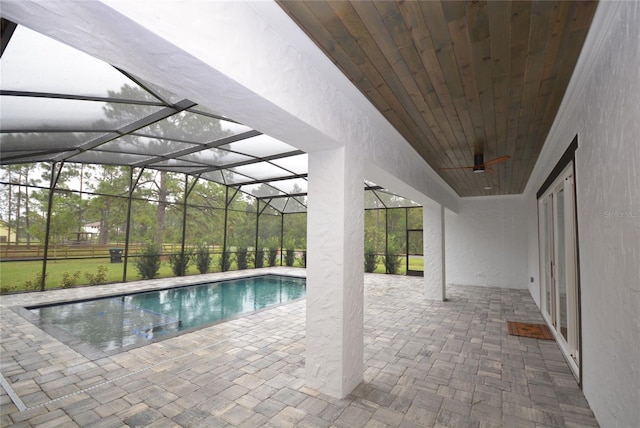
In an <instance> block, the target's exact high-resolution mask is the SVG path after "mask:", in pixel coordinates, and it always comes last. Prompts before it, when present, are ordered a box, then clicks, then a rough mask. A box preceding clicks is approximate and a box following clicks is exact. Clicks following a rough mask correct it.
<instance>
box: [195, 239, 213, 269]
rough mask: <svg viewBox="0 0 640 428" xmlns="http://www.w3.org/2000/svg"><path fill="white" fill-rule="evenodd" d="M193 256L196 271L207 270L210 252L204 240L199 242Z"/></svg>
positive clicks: (209, 263) (209, 262)
mask: <svg viewBox="0 0 640 428" xmlns="http://www.w3.org/2000/svg"><path fill="white" fill-rule="evenodd" d="M193 257H194V261H195V263H196V267H197V268H198V272H200V273H207V272H209V266H210V265H211V252H210V251H209V246H208V245H207V244H205V243H204V242H201V243H199V244H198V247H197V248H196V251H195V253H194V255H193Z"/></svg>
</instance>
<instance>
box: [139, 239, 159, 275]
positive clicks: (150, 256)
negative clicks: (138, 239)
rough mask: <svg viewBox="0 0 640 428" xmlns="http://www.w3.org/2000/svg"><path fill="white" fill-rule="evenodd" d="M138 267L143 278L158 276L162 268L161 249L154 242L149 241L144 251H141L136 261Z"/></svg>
mask: <svg viewBox="0 0 640 428" xmlns="http://www.w3.org/2000/svg"><path fill="white" fill-rule="evenodd" d="M135 265H136V269H138V273H139V274H140V276H141V277H142V279H153V278H155V277H156V276H158V271H159V270H160V250H159V249H158V247H157V246H156V245H155V244H154V243H153V242H149V243H147V245H146V247H145V248H144V250H143V252H142V253H140V254H139V255H138V257H137V259H136V261H135Z"/></svg>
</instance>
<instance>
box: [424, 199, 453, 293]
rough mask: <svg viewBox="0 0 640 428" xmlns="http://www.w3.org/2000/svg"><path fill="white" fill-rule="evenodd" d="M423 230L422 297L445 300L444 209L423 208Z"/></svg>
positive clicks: (439, 207)
mask: <svg viewBox="0 0 640 428" xmlns="http://www.w3.org/2000/svg"><path fill="white" fill-rule="evenodd" d="M422 217H423V218H422V223H423V230H424V297H425V299H429V300H446V298H447V289H446V275H445V272H446V270H445V248H444V247H445V246H444V207H443V206H442V205H438V206H424V207H423V209H422Z"/></svg>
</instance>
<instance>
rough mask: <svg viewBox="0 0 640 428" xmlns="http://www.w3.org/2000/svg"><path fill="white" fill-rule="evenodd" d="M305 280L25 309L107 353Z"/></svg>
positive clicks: (245, 281) (267, 302)
mask: <svg viewBox="0 0 640 428" xmlns="http://www.w3.org/2000/svg"><path fill="white" fill-rule="evenodd" d="M305 283H306V280H305V278H297V277H290V276H280V275H261V276H255V277H248V278H239V279H231V280H224V281H220V282H212V283H206V284H195V285H190V286H182V287H177V288H170V289H163V290H154V291H148V292H140V293H135V294H129V295H118V296H110V297H106V298H97V299H94V300H83V301H78V302H68V303H63V304H55V305H44V306H37V307H28V308H25V309H27V310H29V312H30V313H31V314H32V315H33V316H34V317H35V320H32V321H34V322H35V323H36V324H38V325H39V326H40V327H43V329H44V330H46V331H48V332H49V333H50V334H52V335H54V336H56V337H57V338H59V339H61V338H62V337H61V335H60V334H59V333H61V332H60V330H62V336H64V339H69V337H68V336H69V335H70V336H71V340H63V341H64V342H65V343H67V344H69V345H70V346H72V347H73V345H74V344H75V345H77V344H82V345H89V346H90V347H91V348H93V349H95V350H97V351H99V352H106V353H111V352H110V351H116V350H120V349H122V348H128V347H132V346H135V345H141V344H145V343H149V342H151V341H153V340H157V339H159V338H163V337H167V336H169V335H172V334H175V333H177V332H180V331H184V330H189V329H194V328H197V327H202V326H206V325H210V324H213V323H215V322H217V321H220V320H224V319H227V318H232V317H236V316H238V315H241V314H245V313H249V312H254V311H257V310H259V309H262V308H266V307H269V306H273V305H277V304H281V303H285V302H288V301H291V300H295V299H299V298H302V297H304V296H305ZM47 327H48V328H47ZM56 333H58V334H56ZM83 353H84V352H83Z"/></svg>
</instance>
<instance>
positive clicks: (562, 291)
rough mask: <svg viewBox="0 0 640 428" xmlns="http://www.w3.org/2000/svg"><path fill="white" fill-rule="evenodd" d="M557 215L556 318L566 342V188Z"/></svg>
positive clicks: (559, 194) (559, 193)
mask: <svg viewBox="0 0 640 428" xmlns="http://www.w3.org/2000/svg"><path fill="white" fill-rule="evenodd" d="M555 202H556V203H555V209H556V215H555V219H554V225H555V227H556V234H555V237H556V249H557V251H556V256H557V257H556V262H555V265H556V284H557V287H558V293H557V294H558V299H557V300H558V302H557V303H558V316H557V318H556V325H555V327H556V330H557V331H558V332H559V333H560V334H562V337H564V340H568V336H567V318H568V317H567V303H568V302H567V264H566V258H565V252H566V250H565V233H566V228H565V213H564V187H561V188H560V189H559V190H558V191H557V192H556V198H555Z"/></svg>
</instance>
